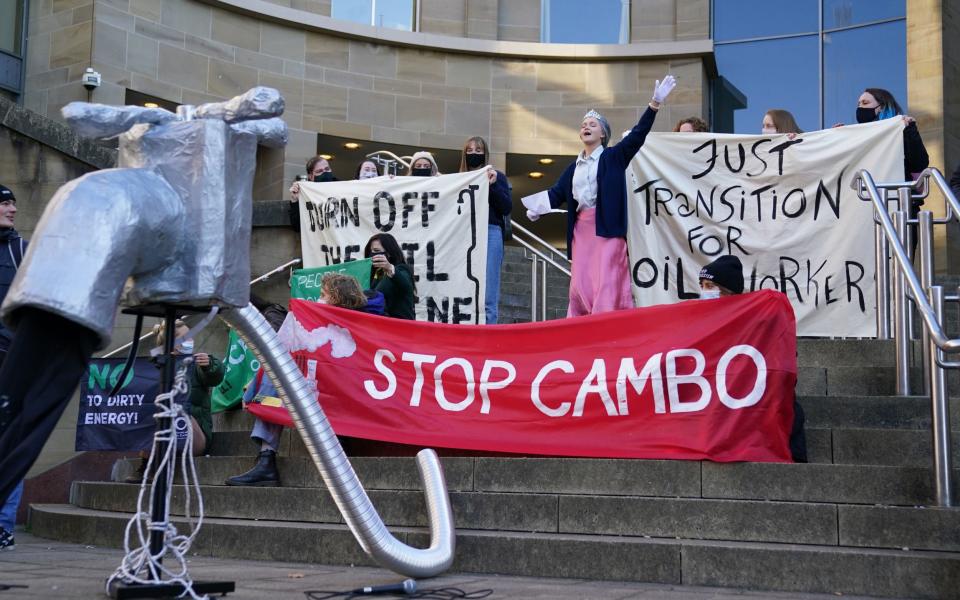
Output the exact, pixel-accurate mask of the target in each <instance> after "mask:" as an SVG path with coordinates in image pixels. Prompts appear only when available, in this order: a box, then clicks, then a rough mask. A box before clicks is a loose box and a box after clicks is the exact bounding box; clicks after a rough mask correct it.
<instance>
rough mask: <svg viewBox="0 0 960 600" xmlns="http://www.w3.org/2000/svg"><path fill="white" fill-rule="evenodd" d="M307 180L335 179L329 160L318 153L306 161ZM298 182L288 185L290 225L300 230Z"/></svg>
mask: <svg viewBox="0 0 960 600" xmlns="http://www.w3.org/2000/svg"><path fill="white" fill-rule="evenodd" d="M307 181H314V182H318V183H320V182H324V181H337V178H336V177H335V176H334V175H333V169H331V168H330V161H328V160H327V159H325V158H324V157H322V156H320V155H319V154H318V155H316V156H314V157H313V158H311V159H310V160H308V161H307ZM299 201H300V182H299V181H294V182H293V185H291V186H290V227H292V228H293V229H294V230H296V231H297V232H298V233H299V232H300V207H299V205H298V204H297V203H298V202H299Z"/></svg>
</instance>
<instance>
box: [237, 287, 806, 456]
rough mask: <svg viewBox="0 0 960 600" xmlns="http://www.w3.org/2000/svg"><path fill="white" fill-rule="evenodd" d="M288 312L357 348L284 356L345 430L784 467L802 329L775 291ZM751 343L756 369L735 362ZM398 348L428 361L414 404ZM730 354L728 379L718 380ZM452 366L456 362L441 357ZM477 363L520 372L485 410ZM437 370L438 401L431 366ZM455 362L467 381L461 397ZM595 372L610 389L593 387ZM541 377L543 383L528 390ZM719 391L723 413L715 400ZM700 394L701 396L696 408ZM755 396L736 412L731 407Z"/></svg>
mask: <svg viewBox="0 0 960 600" xmlns="http://www.w3.org/2000/svg"><path fill="white" fill-rule="evenodd" d="M290 309H291V311H292V312H293V314H294V316H295V317H296V319H297V320H298V322H299V323H300V324H302V325H303V327H304V328H305V329H306V330H314V329H316V328H319V327H325V326H327V325H330V324H334V325H337V326H339V327H342V328H344V329H346V330H348V331H349V332H350V334H351V336H352V338H353V340H354V341H355V342H356V350H355V351H354V352H353V353H352V355H350V356H347V357H344V358H333V357H332V356H331V350H330V349H331V346H330V344H329V343H326V344H324V345H322V346H320V347H318V348H316V349H315V350H314V351H312V352H310V351H307V350H294V351H293V352H292V354H293V356H294V358H295V359H296V360H297V362H298V364H300V365H301V368H302V369H303V371H304V372H305V373H306V372H308V362H309V361H316V365H315V368H316V371H315V372H316V378H317V386H318V389H319V390H320V397H319V400H320V405H321V406H322V407H323V410H324V411H325V413H326V414H327V416H328V418H329V419H330V421H331V423H332V425H333V428H334V431H336V433H337V434H339V435H347V436H352V437H360V438H366V439H374V440H383V441H389V442H398V443H403V444H414V445H423V446H436V447H447V448H461V449H472V450H485V451H497V452H515V453H523V454H543V455H556V456H594V457H614V458H674V459H710V460H714V461H723V462H726V461H762V462H772V461H783V462H789V461H790V451H789V445H788V437H789V432H790V426H791V423H792V420H793V398H794V386H795V384H796V378H797V360H796V325H795V322H794V316H793V310H792V309H791V307H790V304H789V302H788V301H787V299H786V297H785V296H784V295H783V294H781V293H779V292H774V291H771V290H765V291H760V292H755V293H752V294H743V295H740V296H731V297H727V298H720V299H717V300H700V301H688V302H682V303H679V304H672V305H663V306H653V307H649V308H640V309H632V310H623V311H616V312H611V313H605V314H600V315H592V316H586V317H578V318H571V319H563V320H558V321H549V322H546V323H531V324H519V325H498V326H483V325H479V326H476V325H444V324H435V323H423V322H415V321H404V320H400V319H389V318H386V317H378V316H374V315H367V314H363V313H360V312H357V311H349V310H344V309H338V308H333V307H330V306H325V305H322V304H317V303H313V302H304V301H300V300H291V302H290ZM751 347H752V348H753V349H755V352H754V358H751V357H750V356H748V354H744V352H748V353H749V352H752V350H751V349H750V348H751ZM378 351H380V352H381V355H382V356H383V357H387V356H388V355H387V354H386V353H385V352H384V351H386V352H388V353H389V354H390V355H392V356H393V358H394V360H393V361H391V360H389V358H382V360H381V362H382V365H381V369H389V371H390V372H391V373H393V375H394V377H395V379H396V385H395V389H394V390H393V391H392V392H389V390H388V387H389V385H388V377H387V376H385V375H384V374H383V373H382V372H381V371H378V369H377V367H376V366H375V362H374V357H375V355H376V354H377V352H378ZM405 353H413V354H420V355H428V356H431V357H434V359H433V361H432V362H430V361H429V359H422V360H423V363H422V364H421V370H422V373H423V377H422V379H421V381H420V386H421V393H420V397H419V399H417V398H413V399H412V395H413V388H414V384H415V382H416V381H417V377H416V371H415V368H414V362H413V361H414V359H415V357H413V356H410V355H409V354H408V355H407V356H406V358H404V354H405ZM697 353H700V354H701V356H702V357H703V364H704V367H703V370H702V374H701V375H700V376H699V377H692V378H688V379H686V380H685V379H684V376H687V375H691V374H692V373H694V371H695V367H696V364H697V362H696V361H697V358H696V354H697ZM725 355H726V356H727V360H726V361H724V362H726V363H727V364H726V368H725V370H724V372H723V375H722V377H718V371H719V370H718V366H719V363H720V362H722V358H723V357H724V356H725ZM731 357H732V358H731ZM449 359H460V360H455V361H453V362H445V361H448V360H449ZM486 361H504V362H507V363H510V364H511V365H512V366H513V367H514V368H515V371H516V376H515V378H514V379H513V381H512V382H511V383H509V384H508V385H506V386H505V387H502V388H499V389H494V387H493V386H490V387H488V389H487V390H486V394H487V396H488V398H489V402H488V404H487V406H486V407H484V402H483V400H482V396H481V393H480V389H479V388H481V387H483V380H484V377H482V372H483V370H484V365H485V362H486ZM553 361H568V364H564V363H554V366H556V365H562V366H563V367H565V368H567V369H569V368H572V370H573V372H572V373H570V374H567V373H565V372H564V371H563V370H560V369H554V370H547V371H544V367H545V366H546V365H548V364H550V363H553ZM622 362H625V363H626V364H627V365H628V366H629V365H630V364H631V363H632V365H633V370H635V372H636V373H638V374H641V375H643V373H644V370H645V366H646V367H650V368H649V369H648V370H647V371H648V374H649V375H651V376H650V377H649V378H648V379H647V380H646V382H645V387H643V389H642V392H641V393H638V392H637V391H636V390H635V388H634V387H633V385H632V384H631V383H630V382H629V381H627V378H628V376H630V375H629V373H625V375H624V381H623V383H622V384H621V385H620V386H618V383H617V379H618V372H619V371H620V369H621V363H622ZM758 362H760V363H762V364H763V365H764V367H765V375H764V376H763V377H758V374H759V373H760V370H759V369H758V367H757V363H758ZM441 364H445V368H444V369H442V376H441V377H440V382H441V394H439V395H438V394H437V386H436V383H435V381H436V377H435V370H437V368H438V367H440V366H441ZM464 364H469V367H468V368H469V369H471V370H472V372H473V376H472V378H471V379H470V384H469V386H468V383H467V378H466V377H465V375H464V373H465V369H464ZM486 364H487V366H488V367H489V368H490V369H491V371H490V372H491V375H489V376H488V377H486V378H485V379H486V380H488V381H489V382H502V381H504V380H505V379H506V377H507V370H506V368H504V367H503V366H501V365H499V364H497V363H489V362H486ZM601 369H604V370H605V372H606V377H605V384H601V383H598V380H600V379H602V378H600V377H598V376H597V373H599V371H600V370H601ZM670 369H673V376H672V377H671V376H670V375H669V371H670ZM591 373H593V376H588V375H589V374H591ZM538 374H539V375H540V376H541V378H542V379H543V380H542V383H541V384H540V385H539V386H535V385H533V383H534V381H535V379H537V377H538ZM618 387H620V388H621V389H620V390H618ZM722 387H725V389H726V392H727V396H725V397H724V399H725V400H726V401H727V403H724V402H722V401H721V398H720V396H719V393H718V389H720V388H722ZM703 388H708V389H709V396H710V397H709V400H708V402H706V403H703V402H702V400H703ZM761 388H762V392H761ZM368 390H369V391H368ZM601 390H603V391H601ZM671 390H672V392H671ZM537 391H539V399H540V407H539V408H538V406H537V404H536V403H535V402H534V395H535V392H537ZM618 391H619V394H620V395H619V396H618ZM388 392H389V393H388ZM471 393H472V397H473V400H472V402H468V401H467V399H468V398H469V397H470V394H471ZM751 393H753V396H752V399H751V400H749V401H743V402H742V404H744V406H740V407H736V408H731V405H732V406H737V404H738V399H743V398H751ZM371 394H373V395H381V396H383V397H382V399H375V398H374V397H373V396H372V395H371ZM578 394H579V395H580V396H581V397H582V402H581V403H580V411H579V412H580V414H579V415H577V414H575V413H577V412H578V411H577V405H578V403H577V398H578ZM605 395H606V397H607V398H609V401H608V402H605V401H604V396H605ZM698 401H699V402H700V403H701V404H703V406H696V408H699V409H698V410H688V411H683V409H684V408H690V407H691V406H692V405H696V404H697V403H698ZM444 402H445V403H446V408H444V406H443V404H444ZM658 404H659V405H660V406H661V407H662V409H661V410H660V411H659V412H658V408H657V405H658ZM747 404H749V405H747ZM249 409H250V410H251V412H254V413H255V414H257V415H259V416H260V417H261V418H264V419H266V420H268V421H273V422H279V423H283V424H285V425H290V424H291V421H290V418H289V415H287V414H286V411H285V409H283V408H279V409H270V408H269V407H263V406H256V405H251V406H250V407H249ZM548 412H552V413H553V414H554V415H555V416H548V414H547V413H548Z"/></svg>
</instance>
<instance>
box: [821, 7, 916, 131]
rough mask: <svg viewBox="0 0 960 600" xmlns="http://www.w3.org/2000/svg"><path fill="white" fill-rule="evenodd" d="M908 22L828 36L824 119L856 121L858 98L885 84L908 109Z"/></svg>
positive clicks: (826, 40) (824, 62)
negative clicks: (868, 90)
mask: <svg viewBox="0 0 960 600" xmlns="http://www.w3.org/2000/svg"><path fill="white" fill-rule="evenodd" d="M906 51H907V25H906V21H893V22H891V23H881V24H879V25H870V26H868V27H858V28H855V29H847V30H845V31H835V32H833V33H828V34H826V35H825V36H824V41H823V66H824V81H823V104H824V106H823V108H824V116H823V122H824V125H826V126H827V127H829V126H831V125H833V124H834V123H855V122H856V119H855V118H854V117H855V114H856V108H857V98H859V97H860V94H862V93H863V90H864V89H865V88H868V87H875V88H883V89H885V90H888V91H889V92H890V93H892V94H893V97H894V98H896V99H897V102H899V103H900V106H902V107H903V110H904V111H906V110H907V54H906Z"/></svg>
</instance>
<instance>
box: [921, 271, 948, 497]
mask: <svg viewBox="0 0 960 600" xmlns="http://www.w3.org/2000/svg"><path fill="white" fill-rule="evenodd" d="M930 304H932V305H933V310H934V313H935V314H936V316H937V319H938V321H940V320H942V319H943V287H941V286H939V285H935V286H931V287H930ZM924 338H927V339H929V340H930V341H929V342H928V343H927V347H928V349H929V351H930V354H931V356H932V357H933V358H934V359H935V360H931V361H930V371H929V378H930V409H931V414H932V415H933V471H934V478H935V480H936V494H937V504H938V505H939V506H953V505H954V504H953V470H952V469H953V467H952V462H953V457H952V456H951V454H950V451H951V448H952V446H951V444H950V407H949V406H948V402H949V397H948V396H947V378H946V373H944V369H943V367H941V366H940V362H939V360H937V359H938V357H939V353H940V349H939V348H938V347H937V344H936V342H934V341H933V338H932V336H931V335H930V333H929V332H928V331H926V329H925V330H924Z"/></svg>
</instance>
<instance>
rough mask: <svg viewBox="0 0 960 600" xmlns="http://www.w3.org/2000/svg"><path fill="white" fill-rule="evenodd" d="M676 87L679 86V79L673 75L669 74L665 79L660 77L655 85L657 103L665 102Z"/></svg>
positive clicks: (655, 100) (654, 91)
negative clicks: (661, 79)
mask: <svg viewBox="0 0 960 600" xmlns="http://www.w3.org/2000/svg"><path fill="white" fill-rule="evenodd" d="M675 87H677V80H676V79H675V78H674V77H673V75H667V76H666V77H664V78H663V81H660V80H659V79H658V80H657V82H656V84H654V86H653V101H654V102H656V103H657V104H663V103H664V102H665V101H666V99H667V96H669V95H670V92H672V91H673V88H675Z"/></svg>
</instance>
